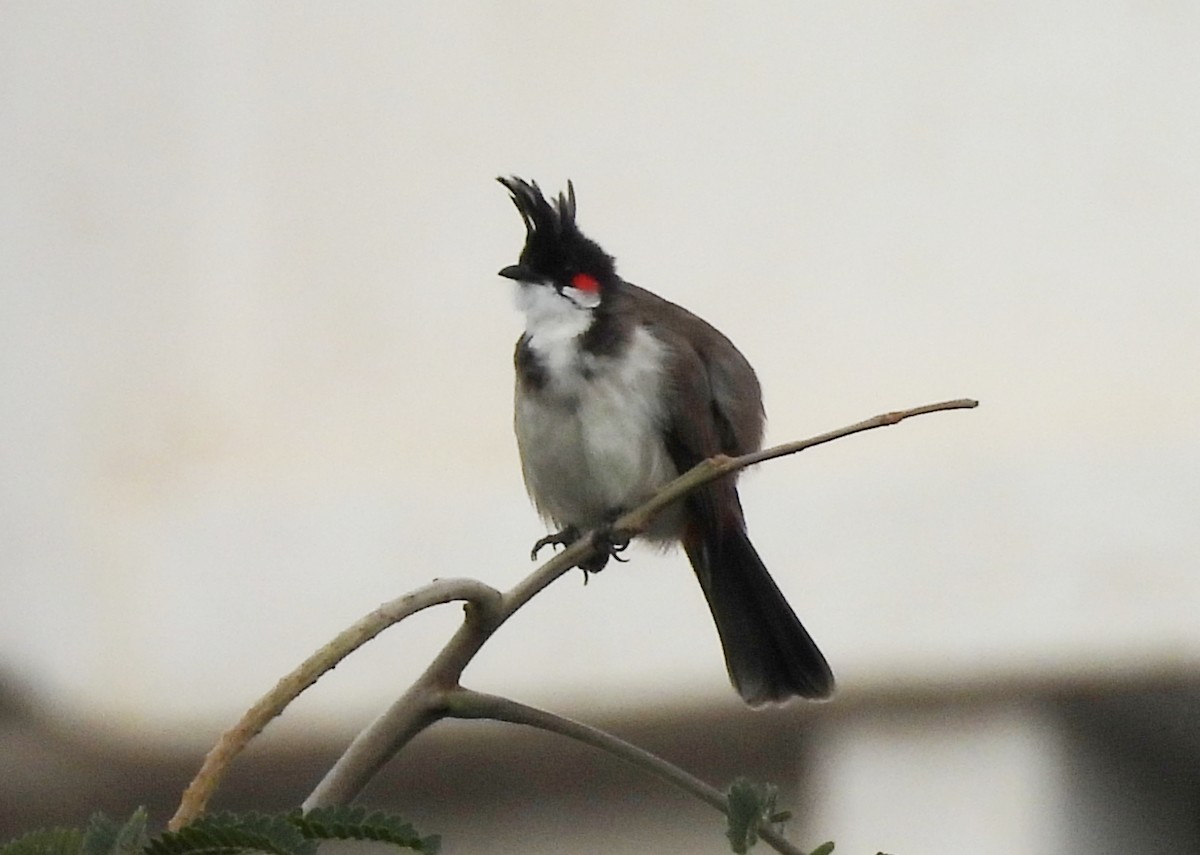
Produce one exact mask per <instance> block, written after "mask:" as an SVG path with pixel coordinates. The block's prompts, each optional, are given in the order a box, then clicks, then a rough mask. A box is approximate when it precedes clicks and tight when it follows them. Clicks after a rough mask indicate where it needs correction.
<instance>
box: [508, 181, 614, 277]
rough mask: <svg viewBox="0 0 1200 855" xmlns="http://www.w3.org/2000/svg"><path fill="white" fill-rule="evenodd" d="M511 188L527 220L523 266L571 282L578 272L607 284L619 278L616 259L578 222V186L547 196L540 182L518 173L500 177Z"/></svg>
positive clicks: (522, 257)
mask: <svg viewBox="0 0 1200 855" xmlns="http://www.w3.org/2000/svg"><path fill="white" fill-rule="evenodd" d="M496 180H497V181H499V182H500V183H501V184H503V185H504V187H505V188H506V189H507V190H508V192H509V195H510V196H511V197H512V200H513V204H514V205H516V206H517V211H519V212H520V214H521V219H522V220H523V221H524V223H525V247H524V249H522V250H521V265H522V266H523V267H526V268H528V269H530V270H532V271H535V272H537V273H538V274H540V275H542V276H546V277H547V278H550V279H555V280H558V281H564V282H566V281H569V280H570V277H571V276H572V275H574V274H575V273H587V274H589V275H591V276H593V277H595V278H596V279H597V280H598V281H599V282H601V283H606V282H608V281H610V280H612V279H613V278H614V277H615V267H614V265H613V260H612V258H610V257H609V256H608V255H607V254H606V253H605V252H604V250H602V249H601V248H600V247H599V245H597V244H596V243H595V242H594V241H592V240H589V239H588V238H587V237H586V236H584V234H583V232H581V231H579V227H578V226H577V225H576V224H575V186H574V185H573V184H572V183H571V182H570V181H568V182H567V192H566V193H559V194H558V197H557V198H554V199H547V198H546V196H545V195H544V194H543V193H542V189H541V188H540V187H538V185H537V182H536V181H525V180H523V179H521V178H517V177H516V176H511V177H509V178H503V177H501V178H497V179H496Z"/></svg>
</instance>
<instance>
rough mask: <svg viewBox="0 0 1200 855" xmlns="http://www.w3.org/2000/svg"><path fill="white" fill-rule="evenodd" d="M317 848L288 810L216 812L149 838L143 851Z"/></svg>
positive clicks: (284, 853)
mask: <svg viewBox="0 0 1200 855" xmlns="http://www.w3.org/2000/svg"><path fill="white" fill-rule="evenodd" d="M316 849H317V844H316V842H315V841H313V840H310V839H309V838H307V837H305V836H304V834H302V833H301V831H300V829H298V828H297V827H296V825H295V823H293V822H292V821H291V814H262V813H243V814H237V813H217V814H209V815H206V816H202V817H200V819H198V820H196V821H195V822H193V823H191V824H190V825H187V826H185V827H183V828H181V829H179V831H168V832H165V833H163V834H162V835H161V836H160V837H157V838H155V839H154V840H152V841H150V845H149V846H147V847H146V855H238V853H251V852H263V853H268V855H315V852H316Z"/></svg>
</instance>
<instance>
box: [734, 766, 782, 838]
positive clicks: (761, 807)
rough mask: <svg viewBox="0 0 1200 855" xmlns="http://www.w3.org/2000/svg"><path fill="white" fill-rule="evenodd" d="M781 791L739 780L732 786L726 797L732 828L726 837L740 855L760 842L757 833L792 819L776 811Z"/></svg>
mask: <svg viewBox="0 0 1200 855" xmlns="http://www.w3.org/2000/svg"><path fill="white" fill-rule="evenodd" d="M778 796H779V789H778V788H777V787H775V786H773V785H772V784H758V783H755V782H753V781H749V780H747V779H745V778H738V779H737V780H735V781H734V782H733V783H732V784H730V785H729V789H728V790H727V791H726V793H725V797H726V798H727V799H728V801H729V825H728V828H726V830H725V836H726V837H728V838H729V845H730V846H731V847H732V848H733V851H734V852H736V853H737V855H746V853H747V852H749V851H750V847H751V846H753V845H754V844H755V843H757V842H758V832H759V829H761V828H762V827H763V826H764V825H775V824H778V823H782V822H785V821H787V820H789V819H791V817H792V814H791V812H790V811H777V810H776V809H775V800H776V799H777V798H778Z"/></svg>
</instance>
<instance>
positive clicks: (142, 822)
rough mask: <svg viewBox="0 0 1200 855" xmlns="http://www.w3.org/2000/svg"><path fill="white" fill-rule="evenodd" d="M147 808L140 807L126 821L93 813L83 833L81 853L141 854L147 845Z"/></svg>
mask: <svg viewBox="0 0 1200 855" xmlns="http://www.w3.org/2000/svg"><path fill="white" fill-rule="evenodd" d="M148 842H149V838H148V837H147V836H146V809H145V808H144V807H140V808H138V809H137V810H135V811H134V812H133V816H131V817H129V819H127V820H126V821H125V822H118V821H117V820H115V819H111V818H109V817H107V816H105V815H104V814H102V813H97V814H93V815H92V818H91V820H89V821H88V826H87V830H86V831H85V832H84V834H83V847H82V849H81V850H80V852H81V855H139V853H140V852H141V851H142V850H143V849H144V848H145V847H146V844H147V843H148Z"/></svg>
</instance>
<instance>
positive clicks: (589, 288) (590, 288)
mask: <svg viewBox="0 0 1200 855" xmlns="http://www.w3.org/2000/svg"><path fill="white" fill-rule="evenodd" d="M571 287H572V288H577V289H578V290H580V291H586V292H587V293H589V294H595V293H596V292H597V291H599V290H600V283H599V282H597V281H596V277H595V276H589V275H588V274H586V273H576V274H575V275H574V276H572V277H571Z"/></svg>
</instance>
